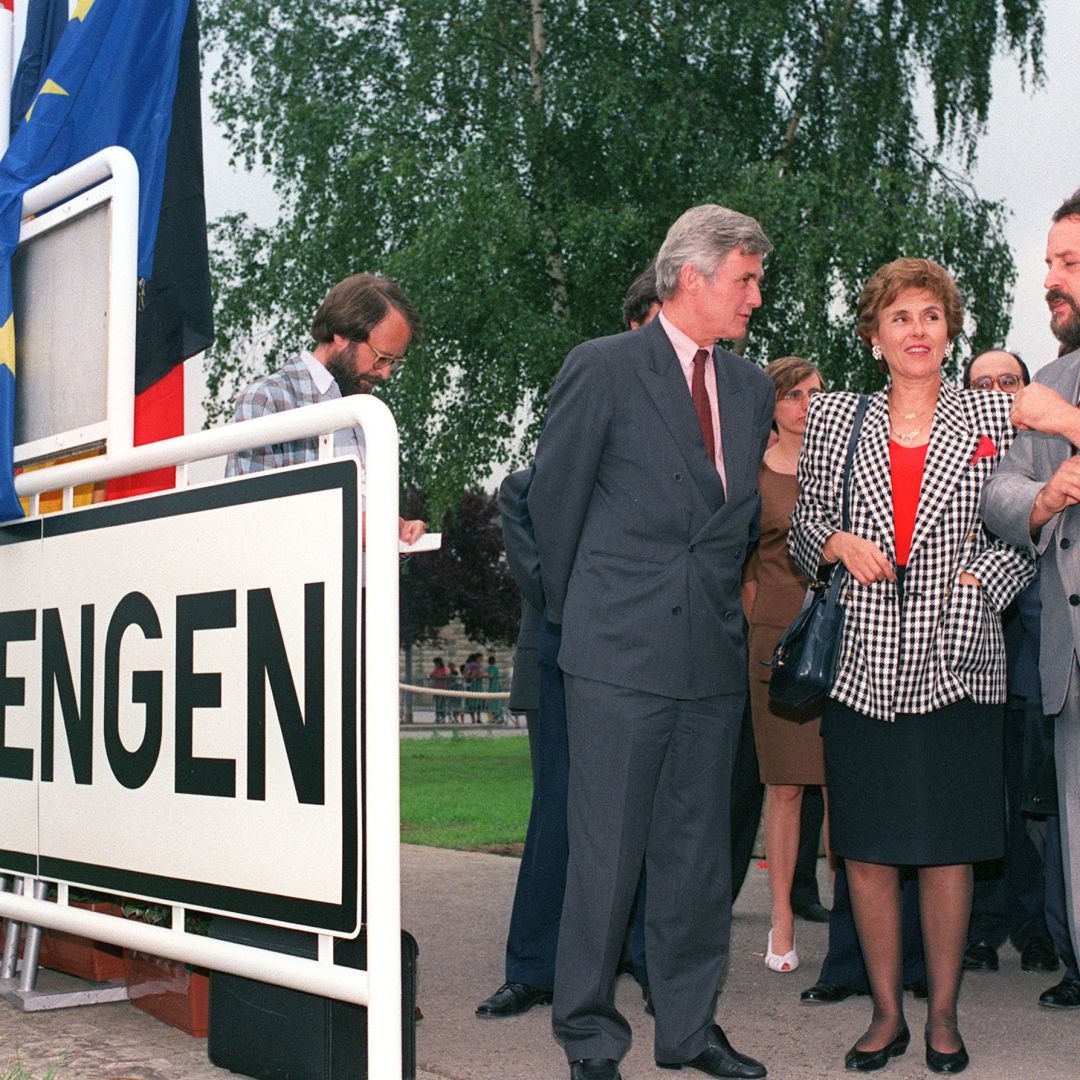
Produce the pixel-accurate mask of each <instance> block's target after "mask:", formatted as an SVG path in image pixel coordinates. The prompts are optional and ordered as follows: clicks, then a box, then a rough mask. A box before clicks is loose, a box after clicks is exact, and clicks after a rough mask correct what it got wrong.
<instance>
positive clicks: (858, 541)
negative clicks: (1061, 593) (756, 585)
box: [788, 259, 1034, 1072]
mask: <svg viewBox="0 0 1080 1080" xmlns="http://www.w3.org/2000/svg"><path fill="white" fill-rule="evenodd" d="M962 321H963V302H962V300H961V298H960V295H959V293H958V292H957V289H956V285H955V284H954V282H953V280H952V278H951V277H950V276H949V274H948V273H947V272H946V271H945V270H944V269H942V268H941V267H940V266H938V265H937V264H936V263H932V262H930V261H928V260H926V259H898V260H896V261H895V262H892V263H889V264H888V265H886V266H883V267H882V268H881V269H880V270H878V271H877V272H876V273H875V274H874V275H873V277H871V279H870V280H869V282H868V283H867V285H866V287H865V289H864V290H863V294H862V297H861V299H860V301H859V310H858V332H859V336H860V337H861V338H862V340H863V341H864V342H865V343H866V344H867V345H870V346H872V348H873V352H874V357H875V359H876V360H877V363H878V366H879V367H880V368H881V370H882V372H883V373H884V374H886V375H888V377H889V384H888V386H887V387H886V389H884V390H880V391H878V392H877V393H876V394H873V395H872V396H871V398H870V402H869V407H868V409H867V412H866V417H865V419H864V421H863V426H862V429H861V431H860V433H859V440H858V449H857V451H856V455H855V460H854V463H853V466H852V472H851V480H850V490H851V521H850V528H849V530H848V531H846V532H844V531H841V493H842V485H843V469H844V459H845V452H846V448H847V443H848V438H849V436H850V433H851V428H852V424H853V423H854V417H855V410H856V406H857V404H858V397H857V395H855V394H850V393H836V394H823V395H819V397H818V399H817V400H816V401H815V402H814V403H813V405H812V406H811V409H810V413H809V416H808V418H807V422H806V431H805V436H804V441H803V450H802V456H801V458H800V461H799V470H798V483H799V489H800V495H799V499H798V502H797V504H796V507H795V513H794V515H793V517H792V522H791V532H790V535H789V541H788V542H789V546H790V550H791V554H792V557H793V558H794V560H795V562H796V563H797V564H798V565H799V566H801V567H802V569H803V570H804V571H805V572H806V573H807V574H809V575H811V576H812V577H817V576H819V575H820V573H821V571H822V570H823V569H824V570H826V571H827V570H828V569H829V568H831V565H832V564H836V563H838V562H840V563H843V565H844V567H846V569H847V571H848V574H849V577H850V580H849V583H848V585H847V587H846V589H845V595H844V597H843V600H844V606H845V611H846V622H845V627H844V636H843V640H842V642H841V652H840V663H839V669H838V672H837V678H836V682H835V684H834V686H833V689H832V692H831V694H830V697H829V700H828V702H827V703H826V705H825V709H824V712H823V716H822V735H823V737H824V739H825V768H826V778H827V782H828V785H829V791H830V800H829V802H830V807H829V809H830V830H831V840H832V847H833V850H834V852H835V853H836V854H837V855H839V856H841V857H843V858H844V859H845V860H846V862H847V874H848V881H849V885H850V889H851V898H852V906H853V908H854V912H855V920H856V923H857V925H858V930H859V939H860V942H861V944H862V949H863V954H864V956H865V959H866V966H867V972H868V975H869V979H870V987H871V993H872V995H873V1001H874V1011H873V1018H872V1020H871V1023H870V1026H869V1028H868V1029H867V1031H866V1032H865V1034H864V1035H863V1036H862V1037H861V1038H860V1039H859V1040H858V1041H857V1042H856V1044H855V1045H854V1046H853V1047H852V1049H851V1050H850V1051H849V1052H848V1055H847V1057H846V1058H845V1064H846V1065H847V1066H848V1068H853V1069H857V1070H860V1071H869V1070H871V1069H878V1068H881V1067H882V1066H883V1065H885V1064H886V1063H887V1062H888V1060H889V1059H890V1058H891V1057H896V1056H898V1055H900V1054H902V1053H903V1052H904V1051H905V1050H906V1048H907V1045H908V1041H909V1034H908V1029H907V1025H906V1023H905V1022H904V1016H903V1005H902V993H903V991H902V974H901V972H902V964H901V957H902V954H901V940H900V891H899V875H898V867H900V866H906V865H913V866H916V867H918V876H919V893H920V899H921V902H922V913H923V914H922V919H923V937H924V942H925V948H926V963H927V973H928V981H929V989H930V998H929V1006H928V1015H927V1027H926V1058H927V1064H928V1065H929V1066H930V1068H931V1069H933V1070H934V1071H936V1072H959V1071H961V1070H962V1069H963V1068H964V1067H965V1066H966V1064H967V1061H968V1058H967V1052H966V1050H965V1049H964V1044H963V1041H962V1040H961V1038H960V1034H959V1031H958V1027H957V1018H956V1002H957V995H958V992H959V986H960V967H961V960H962V956H963V951H964V943H965V937H966V933H967V922H968V916H969V912H970V909H971V890H972V873H971V864H972V863H973V862H976V861H980V860H983V859H992V858H997V857H1000V855H1001V853H1002V849H1003V844H1004V833H1003V825H1004V796H1003V790H1004V787H1003V778H1002V706H1001V703H1002V702H1004V700H1005V653H1004V647H1003V643H1002V636H1001V621H1000V612H1001V610H1002V609H1003V608H1004V607H1005V606H1006V605H1007V604H1008V603H1009V601H1010V600H1011V599H1012V598H1013V596H1014V595H1015V594H1016V593H1017V592H1019V590H1020V589H1021V588H1022V587H1023V586H1024V585H1025V584H1026V583H1027V582H1028V581H1030V580H1031V578H1032V576H1033V574H1034V566H1033V565H1032V563H1031V561H1030V560H1029V559H1028V557H1027V556H1026V555H1025V554H1023V553H1021V552H1020V551H1018V550H1016V549H1015V548H1012V547H1009V546H1008V545H1006V544H1004V543H1003V542H1001V541H999V540H996V539H994V538H992V537H990V536H989V535H988V534H987V533H986V531H985V529H984V528H983V526H982V523H981V521H980V520H979V515H978V505H979V493H980V491H981V489H982V486H983V484H984V483H985V481H986V480H987V478H988V477H989V476H990V475H991V473H992V472H993V470H994V468H995V467H996V465H997V462H998V460H999V459H1000V458H1001V457H1002V456H1003V455H1004V454H1005V451H1006V450H1007V449H1008V448H1009V445H1010V443H1011V442H1012V438H1013V430H1012V428H1011V427H1010V425H1009V420H1008V417H1009V407H1010V404H1011V398H1009V397H1008V395H1006V394H997V393H985V392H983V393H976V392H971V391H957V390H954V389H953V388H952V387H951V386H948V385H946V384H944V383H943V381H942V365H943V363H944V361H945V360H946V358H947V357H948V356H949V355H950V353H951V352H952V339H953V338H954V337H955V336H956V335H957V334H958V333H959V332H960V329H961V326H962Z"/></svg>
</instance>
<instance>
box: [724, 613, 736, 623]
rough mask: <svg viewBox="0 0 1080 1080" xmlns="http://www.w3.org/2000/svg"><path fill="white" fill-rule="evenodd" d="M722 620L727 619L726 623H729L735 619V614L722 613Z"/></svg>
mask: <svg viewBox="0 0 1080 1080" xmlns="http://www.w3.org/2000/svg"><path fill="white" fill-rule="evenodd" d="M724 618H725V619H727V621H728V622H731V620H732V619H734V618H735V612H734V611H725V612H724Z"/></svg>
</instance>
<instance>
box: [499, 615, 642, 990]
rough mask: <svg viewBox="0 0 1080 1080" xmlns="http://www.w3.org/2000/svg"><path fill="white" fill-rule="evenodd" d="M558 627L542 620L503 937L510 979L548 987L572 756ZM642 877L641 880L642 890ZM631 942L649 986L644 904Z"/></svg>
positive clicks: (563, 865)
mask: <svg viewBox="0 0 1080 1080" xmlns="http://www.w3.org/2000/svg"><path fill="white" fill-rule="evenodd" d="M558 654H559V627H558V626H553V625H552V624H551V623H549V622H547V620H546V619H545V620H544V622H543V623H542V624H541V626H540V648H539V660H540V699H539V706H540V707H539V710H538V711H537V714H536V715H535V717H534V718H530V719H531V720H532V722H531V723H530V724H529V749H530V753H531V754H532V769H533V795H532V806H531V809H530V811H529V826H528V830H527V831H526V833H525V849H524V851H523V852H522V854H521V866H520V868H519V870H518V879H517V887H516V889H515V891H514V905H513V908H512V909H511V913H510V929H509V931H508V933H507V936H506V981H507V982H520V983H525V984H526V985H528V986H536V987H539V988H540V989H541V990H551V989H552V988H553V987H554V985H555V952H556V949H557V948H558V944H559V923H560V920H561V918H562V908H563V894H564V892H565V890H566V860H567V855H568V852H569V847H568V845H567V838H566V793H567V784H568V778H569V770H570V762H569V752H568V750H567V740H566V697H565V692H564V688H563V675H562V672H561V671H560V670H559V665H558V663H557V657H558ZM643 889H644V883H642V890H643ZM638 908H639V914H638V915H637V917H636V918H635V922H634V928H633V930H632V935H631V937H632V941H633V942H636V943H637V945H636V947H635V948H634V949H633V951H632V957H633V961H634V974H635V977H636V978H637V980H638V981H639V982H640V983H642V985H645V984H646V983H647V981H648V974H647V972H646V969H645V955H644V954H645V945H644V942H645V905H644V903H640V904H639V905H638Z"/></svg>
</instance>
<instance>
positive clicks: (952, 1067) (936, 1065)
mask: <svg viewBox="0 0 1080 1080" xmlns="http://www.w3.org/2000/svg"><path fill="white" fill-rule="evenodd" d="M970 1060H971V1059H970V1058H969V1057H968V1052H967V1049H966V1048H965V1046H964V1043H963V1040H961V1041H960V1049H959V1050H954V1051H953V1052H952V1053H951V1054H943V1053H942V1052H941V1051H940V1050H935V1049H934V1048H933V1047H932V1046H931V1045H930V1042H929V1040H927V1043H926V1065H927V1068H929V1070H930V1071H931V1072H936V1073H960V1072H963V1071H964V1070H965V1069H966V1068H967V1067H968V1062H969V1061H970Z"/></svg>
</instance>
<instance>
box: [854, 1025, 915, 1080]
mask: <svg viewBox="0 0 1080 1080" xmlns="http://www.w3.org/2000/svg"><path fill="white" fill-rule="evenodd" d="M910 1042H911V1032H910V1031H908V1027H907V1024H905V1025H904V1026H903V1027H902V1028H901V1029H900V1030H899V1031H898V1032H897V1033H896V1038H895V1039H893V1041H892V1042H891V1043H888V1044H887V1045H885V1046H883V1047H882V1048H881V1049H880V1050H860V1049H859V1048H858V1047H857V1046H853V1047H852V1048H851V1049H850V1050H849V1051H848V1052H847V1053H846V1054H845V1055H844V1068H845V1069H854V1070H855V1071H856V1072H874V1071H875V1070H877V1069H884V1068H885V1066H886V1065H888V1064H889V1062H890V1061H891V1060H892V1059H893V1058H894V1057H900V1055H901V1054H903V1053H904V1051H906V1050H907V1048H908V1043H910ZM928 1052H929V1051H928Z"/></svg>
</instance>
